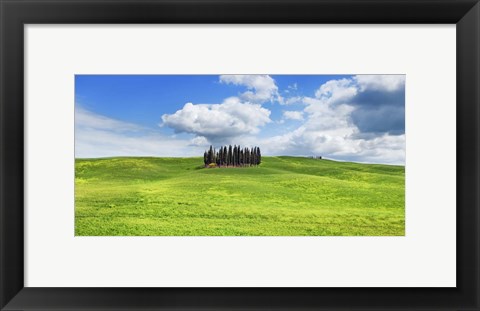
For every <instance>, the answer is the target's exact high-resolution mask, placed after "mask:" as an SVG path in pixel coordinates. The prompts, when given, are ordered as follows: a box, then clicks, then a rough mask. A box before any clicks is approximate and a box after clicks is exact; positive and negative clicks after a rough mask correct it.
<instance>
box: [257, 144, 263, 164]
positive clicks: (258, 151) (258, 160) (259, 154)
mask: <svg viewBox="0 0 480 311" xmlns="http://www.w3.org/2000/svg"><path fill="white" fill-rule="evenodd" d="M260 163H262V154H261V152H260V147H257V164H260Z"/></svg>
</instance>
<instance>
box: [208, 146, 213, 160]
mask: <svg viewBox="0 0 480 311" xmlns="http://www.w3.org/2000/svg"><path fill="white" fill-rule="evenodd" d="M212 162H213V148H212V145H210V149H209V150H208V164H210V163H212Z"/></svg>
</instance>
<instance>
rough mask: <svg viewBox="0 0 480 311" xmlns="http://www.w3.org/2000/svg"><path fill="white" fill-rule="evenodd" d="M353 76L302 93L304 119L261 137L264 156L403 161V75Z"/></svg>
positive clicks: (384, 161) (392, 162) (386, 161)
mask: <svg viewBox="0 0 480 311" xmlns="http://www.w3.org/2000/svg"><path fill="white" fill-rule="evenodd" d="M358 77H359V76H357V77H353V78H351V79H338V80H330V81H328V82H326V83H324V84H323V85H321V86H320V87H319V88H318V89H317V91H316V92H315V97H302V98H301V102H302V103H303V104H304V105H305V108H304V113H305V116H302V117H303V118H304V120H305V121H304V122H303V124H301V125H300V126H299V127H298V128H296V129H295V130H293V131H291V132H289V133H286V134H283V135H277V136H274V137H270V138H268V139H265V140H264V141H262V146H264V149H265V152H266V154H292V155H295V154H296V155H322V156H326V157H331V158H334V159H339V160H349V161H359V162H372V163H391V164H404V162H405V134H404V118H405V116H404V115H405V112H404V105H405V98H404V97H405V96H404V92H405V91H404V87H403V86H402V85H404V83H405V78H404V76H401V77H398V76H395V77H394V78H393V77H391V76H388V77H384V76H380V77H377V76H375V77H371V76H362V77H361V78H360V79H358ZM359 80H360V81H361V82H359ZM402 81H403V82H402ZM402 83H403V84H402ZM296 100H298V99H296ZM286 101H287V102H288V99H286Z"/></svg>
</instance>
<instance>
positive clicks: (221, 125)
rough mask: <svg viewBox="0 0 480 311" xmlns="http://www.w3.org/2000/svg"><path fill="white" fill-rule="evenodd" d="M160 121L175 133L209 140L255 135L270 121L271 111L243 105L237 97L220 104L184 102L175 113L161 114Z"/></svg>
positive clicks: (252, 105)
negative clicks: (193, 135) (188, 134)
mask: <svg viewBox="0 0 480 311" xmlns="http://www.w3.org/2000/svg"><path fill="white" fill-rule="evenodd" d="M162 121H163V125H166V126H169V127H171V128H173V129H174V130H175V131H176V132H177V133H181V132H185V133H191V134H195V135H197V136H203V137H206V138H207V139H208V140H209V141H215V140H220V139H225V138H229V137H235V136H241V135H250V134H256V133H258V132H259V127H261V126H264V125H265V124H267V123H269V122H271V120H270V110H268V109H265V108H262V107H261V106H260V105H258V104H252V103H243V102H241V101H240V100H239V99H238V98H237V97H230V98H227V99H226V100H225V101H224V102H223V103H222V104H197V105H194V104H192V103H187V104H185V106H184V107H183V108H182V109H180V110H178V111H176V112H175V113H174V114H164V115H163V116H162Z"/></svg>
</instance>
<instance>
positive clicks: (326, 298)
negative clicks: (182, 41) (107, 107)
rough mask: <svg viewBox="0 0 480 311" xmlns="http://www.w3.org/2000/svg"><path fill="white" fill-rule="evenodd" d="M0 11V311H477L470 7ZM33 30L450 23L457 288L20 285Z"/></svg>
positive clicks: (378, 3) (177, 3)
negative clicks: (28, 38) (27, 38)
mask: <svg viewBox="0 0 480 311" xmlns="http://www.w3.org/2000/svg"><path fill="white" fill-rule="evenodd" d="M0 14H1V15H0V19H1V33H0V40H1V42H0V44H1V59H0V70H1V75H0V79H1V80H0V92H1V94H0V95H1V97H0V100H1V101H0V118H1V119H0V125H1V126H0V131H1V132H0V148H1V149H0V217H1V218H0V221H1V223H0V226H1V227H0V264H1V266H0V273H1V274H0V309H1V310H120V309H121V310H147V309H148V310H283V309H288V310H290V309H291V310H347V309H348V310H413V309H416V310H427V309H428V310H480V302H479V301H480V299H479V298H480V296H479V292H480V288H479V284H480V283H479V276H480V269H479V268H480V262H479V250H480V248H479V246H480V239H479V229H478V227H479V224H480V221H479V215H480V213H479V190H480V188H479V186H480V185H479V177H480V175H479V160H480V155H479V140H478V139H479V124H480V109H479V107H480V106H479V104H480V101H479V100H480V96H479V87H480V5H479V3H478V0H315V1H313V0H297V1H295V0H257V1H252V0H228V1H227V0H195V1H193V0H137V1H135V0H117V1H111V0H97V1H92V0H62V1H60V0H38V1H34V0H0ZM34 23H35V24H59V23H60V24H77V23H78V24H85V23H94V24H105V23H112V24H124V23H125V24H135V23H140V24H145V23H189V24H191V23H261V24H265V23H286V24H288V23H302V24H305V23H335V24H338V23H359V24H364V23H368V24H377V23H380V24H382V23H386V24H390V23H402V24H403V23H414V24H423V23H433V24H439V23H449V24H456V35H457V41H456V52H457V63H456V64H457V85H456V87H457V116H456V118H457V119H456V122H457V133H456V138H457V153H456V155H457V189H456V190H457V257H456V258H457V287H456V288H29V287H24V208H23V207H24V106H23V100H24V25H25V24H34ZM380 27H381V26H380ZM438 65H439V66H442V64H438Z"/></svg>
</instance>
